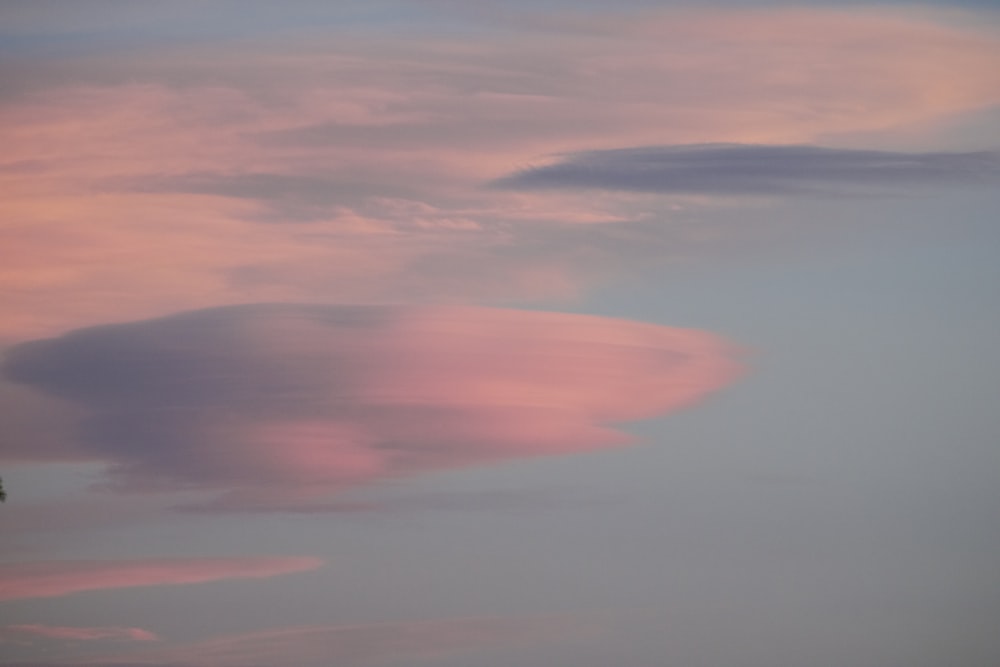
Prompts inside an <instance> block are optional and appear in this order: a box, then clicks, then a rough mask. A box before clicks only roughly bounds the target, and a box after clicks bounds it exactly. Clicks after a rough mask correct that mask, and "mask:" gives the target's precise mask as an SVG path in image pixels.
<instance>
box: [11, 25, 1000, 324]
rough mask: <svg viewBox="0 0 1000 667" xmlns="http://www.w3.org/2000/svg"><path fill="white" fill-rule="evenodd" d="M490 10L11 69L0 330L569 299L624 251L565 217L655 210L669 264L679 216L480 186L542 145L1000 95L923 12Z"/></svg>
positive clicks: (849, 122)
mask: <svg viewBox="0 0 1000 667" xmlns="http://www.w3.org/2000/svg"><path fill="white" fill-rule="evenodd" d="M428 6H429V5H428ZM425 9H426V7H425ZM428 11H430V10H428ZM476 11H487V10H486V9H485V8H482V7H477V9H476ZM469 16H473V15H472V14H470V15H469ZM487 16H488V18H489V20H488V21H485V22H484V24H483V25H480V26H477V29H476V30H475V31H474V32H473V33H471V34H470V33H463V32H461V31H456V32H449V34H448V35H447V36H444V35H440V34H435V35H434V36H433V37H429V36H427V35H426V34H423V33H422V32H421V31H419V30H413V31H402V32H399V31H394V30H391V31H389V32H388V33H387V34H380V33H379V32H378V30H377V29H375V28H374V27H370V26H369V27H366V28H365V29H364V30H360V29H359V28H358V26H356V25H353V24H352V25H351V28H348V29H342V28H341V29H342V30H344V32H338V28H337V27H336V24H334V25H330V26H328V27H326V28H324V30H325V31H326V32H322V33H321V34H320V35H319V36H314V37H298V36H297V37H295V38H287V39H281V38H275V39H269V40H261V41H254V40H253V39H251V38H248V39H247V40H246V41H238V42H232V41H230V42H226V43H225V44H224V45H220V44H217V43H211V42H198V41H193V42H190V43H189V42H185V43H184V45H183V47H174V48H171V47H170V46H167V45H164V44H163V43H162V42H157V45H149V44H147V45H145V47H141V46H138V45H137V43H136V42H135V41H134V40H132V41H129V42H128V45H125V44H119V45H117V48H116V49H115V50H112V51H111V52H110V53H102V52H101V50H100V49H99V48H95V49H94V50H92V51H87V52H86V53H81V54H78V55H77V57H73V58H62V59H60V58H59V57H57V56H56V55H51V54H50V55H49V56H48V57H46V58H45V59H44V61H43V62H37V61H35V62H32V63H23V62H15V63H14V64H13V65H10V68H12V69H13V70H14V74H15V75H16V76H12V77H11V79H12V80H11V81H10V82H9V85H8V86H6V87H5V88H4V93H5V94H4V95H3V96H0V128H2V130H0V131H2V132H3V135H4V136H3V145H4V157H3V158H2V159H0V189H2V190H3V192H4V197H3V199H2V201H0V220H2V226H0V244H2V245H3V246H4V247H5V248H6V249H7V255H6V256H5V257H4V266H3V271H2V272H0V289H2V290H3V291H4V292H5V294H6V295H8V296H7V304H8V305H7V307H6V308H5V311H4V314H3V317H2V318H0V340H2V339H3V338H5V337H9V338H8V339H11V338H18V337H22V338H23V337H33V336H35V337H37V336H43V335H54V334H56V333H61V332H63V331H66V330H69V329H72V328H76V327H80V326H86V325H91V324H98V323H101V322H107V321H123V320H129V319H137V318H143V317H153V316H158V315H164V314H167V313H170V312H176V311H179V310H186V309H192V308H203V307H209V306H216V305H221V304H226V303H253V302H262V301H313V302H315V301H321V300H322V301H325V300H337V301H351V302H356V301H382V302H385V301H399V300H413V299H419V300H421V301H428V300H431V301H442V300H444V301H448V302H453V301H455V300H464V301H473V302H476V301H480V300H483V299H491V300H492V299H500V298H510V297H516V298H527V297H535V298H537V297H539V296H543V297H551V296H564V295H566V294H573V293H575V292H576V291H577V290H578V289H580V288H581V287H583V286H586V285H587V284H588V283H589V282H590V281H591V280H595V279H599V278H600V274H599V271H595V270H594V269H593V267H594V265H595V264H598V265H600V264H601V263H602V262H606V261H607V258H608V256H611V257H618V258H621V257H623V256H624V257H626V259H624V260H619V264H618V266H622V265H624V264H626V263H627V262H629V261H632V260H631V258H630V257H628V255H627V253H622V252H621V251H620V249H618V248H617V247H616V246H615V243H616V241H617V242H619V243H620V239H616V237H615V234H616V232H614V231H608V232H606V233H604V234H601V233H597V232H591V236H590V238H588V239H587V241H586V242H585V243H582V242H580V241H579V240H578V239H577V238H576V237H575V236H573V234H575V233H576V232H572V231H567V228H570V227H574V226H580V225H581V224H587V225H592V226H593V225H595V223H597V224H599V223H605V222H615V223H625V224H630V223H633V222H635V221H637V220H640V219H642V220H648V219H650V218H653V219H656V220H658V221H660V222H662V223H663V224H661V225H659V227H658V235H657V237H656V242H658V243H659V245H661V246H662V247H670V249H671V252H668V253H662V254H661V256H666V257H672V256H674V253H676V252H677V246H683V241H684V234H683V232H679V231H678V229H677V226H675V225H672V224H670V223H671V222H674V219H673V217H672V215H671V212H670V210H669V208H668V207H657V205H655V204H651V203H650V201H649V200H648V199H647V200H641V199H639V198H636V197H634V196H629V197H626V196H619V197H614V196H609V195H608V194H607V193H595V192H589V191H582V190H573V191H563V192H558V193H556V192H551V191H546V192H541V191H532V192H524V191H520V192H515V191H511V190H498V189H489V188H484V187H482V185H483V184H484V183H487V182H489V181H492V180H494V179H496V178H499V177H501V176H503V175H504V174H507V173H510V172H511V171H512V170H514V169H515V168H517V167H518V166H519V165H524V164H529V163H530V161H531V160H535V159H537V158H538V156H540V155H550V154H553V153H575V152H577V151H581V150H587V149H600V150H603V149H613V148H617V147H622V146H650V145H654V144H664V143H666V144H682V143H692V142H706V141H713V142H715V141H722V142H742V143H759V144H776V143H801V142H815V141H818V140H820V139H824V138H829V137H831V136H834V135H841V136H842V135H844V134H851V133H859V132H878V131H881V130H883V129H899V128H906V127H914V126H921V125H922V124H923V125H926V124H928V123H933V122H934V121H937V120H939V119H942V118H947V117H950V116H953V115H955V114H962V113H969V112H973V111H975V110H978V109H983V108H988V107H989V106H991V105H995V104H997V103H1000V87H998V86H997V82H996V72H997V71H998V70H1000V40H998V39H997V37H996V35H994V34H990V33H989V32H988V31H978V30H976V29H974V28H973V27H970V24H971V23H972V22H971V21H965V22H964V23H962V22H958V21H954V22H948V21H943V20H939V18H938V17H937V16H935V15H931V14H922V13H913V12H905V11H890V10H886V9H883V10H871V9H861V8H852V9H851V10H850V11H838V10H835V9H829V8H825V9H823V8H811V9H808V8H807V9H789V8H776V9H769V10H756V11H741V10H735V9H731V10H720V9H718V8H713V9H712V10H709V11H696V10H690V9H688V10H672V11H632V12H627V11H620V12H604V13H600V14H593V13H569V14H548V15H543V16H523V15H519V14H517V13H516V12H514V13H504V12H503V11H499V10H498V12H497V13H496V14H493V13H489V12H487ZM91 18H92V17H91ZM116 18H117V17H109V20H111V21H113V20H115V19H116ZM960 18H961V17H960ZM494 19H495V20H494ZM359 30H360V32H359ZM310 34H312V33H310ZM0 74H2V72H0ZM608 91H613V94H609V93H608ZM799 185H801V184H799ZM729 186H730V187H734V186H733V183H732V181H730V182H729ZM708 191H709V192H714V191H715V190H713V189H711V188H708ZM601 226H603V227H607V226H608V225H601ZM540 227H542V228H543V229H542V231H541V232H540V231H539V228H540ZM702 229H704V225H703V226H702ZM712 231H713V230H709V232H712ZM645 240H646V239H645V238H644V239H643V240H642V241H640V242H637V243H635V244H632V245H629V246H628V248H627V250H628V251H630V252H641V250H642V247H643V243H644V242H645ZM544 244H547V245H546V247H545V250H546V252H544V253H539V252H537V248H538V247H539V246H541V245H544ZM682 250H683V248H682ZM595 257H596V258H597V259H598V260H599V261H597V262H594V261H593V259H594V258H595ZM661 261H662V260H661ZM470 267H472V268H474V269H475V270H474V271H471V270H469V269H470ZM125 284H128V285H129V286H130V289H128V290H122V289H121V286H122V285H125Z"/></svg>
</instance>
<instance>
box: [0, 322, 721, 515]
mask: <svg viewBox="0 0 1000 667" xmlns="http://www.w3.org/2000/svg"><path fill="white" fill-rule="evenodd" d="M733 355H734V351H733V349H732V348H731V346H729V345H728V344H726V343H724V342H723V341H721V340H719V339H718V338H716V337H715V336H713V335H711V334H709V333H706V332H703V331H697V330H691V329H676V328H671V327H664V326H657V325H651V324H643V323H639V322H631V321H626V320H615V319H608V318H601V317H593V316H583V315H571V314H565V313H552V312H536V311H516V310H501V309H490V308H472V307H457V306H454V307H445V306H438V307H431V306H425V307H418V306H319V305H292V304H261V305H250V306H232V307H225V308H216V309H209V310H202V311H194V312H187V313H180V314H177V315H174V316H171V317H166V318H160V319H154V320H146V321H141V322H135V323H129V324H121V325H109V326H103V327H94V328H90V329H82V330H79V331H75V332H71V333H69V334H66V335H65V336H62V337H60V338H56V339H50V340H41V341H35V342H30V343H25V344H22V345H18V346H16V347H14V348H12V349H11V350H10V351H9V353H8V358H7V362H6V364H5V366H4V372H5V373H6V375H7V376H8V378H10V379H11V380H13V381H16V382H21V383H24V384H25V385H27V386H30V387H33V388H35V389H38V390H41V391H43V392H45V393H47V394H50V395H52V396H55V397H58V398H61V399H64V400H69V401H72V402H75V403H77V404H79V405H80V406H83V407H84V408H86V409H87V410H88V411H89V413H90V416H89V418H88V419H87V420H86V422H85V424H84V427H83V432H82V434H81V436H80V439H79V447H80V449H81V450H82V451H85V452H86V453H87V454H89V456H90V457H92V458H93V459H95V460H100V461H106V462H108V463H109V464H110V472H109V474H110V478H111V483H112V485H113V486H114V487H115V488H118V489H120V490H129V489H131V490H142V489H157V488H162V489H168V490H184V489H189V490H204V491H214V492H220V491H221V492H224V495H223V496H222V497H221V498H220V499H218V500H217V501H216V503H217V504H219V505H220V506H227V507H234V508H235V507H241V508H256V507H274V506H276V507H282V506H289V507H300V508H309V507H310V506H313V505H314V504H315V503H317V502H319V503H322V502H325V500H324V499H325V498H327V497H328V496H329V495H330V494H331V493H335V492H337V491H341V490H345V489H348V488H351V487H354V486H357V485H361V484H370V483H372V482H375V481H378V480H382V479H386V478H391V477H395V476H400V475H410V474H415V473H420V472H426V471H434V470H443V469H450V468H458V467H465V466H472V465H483V464H488V463H493V462H498V461H504V460H508V459H517V458H524V457H532V456H545V455H559V454H570V453H575V452H582V451H588V450H593V449H600V448H604V447H611V446H616V445H622V444H626V443H628V442H630V441H631V438H630V437H629V436H627V435H626V434H624V433H622V432H620V431H617V430H614V429H613V428H611V425H612V424H615V423H617V422H624V421H629V420H636V419H645V418H649V417H654V416H657V415H660V414H664V413H668V412H671V411H674V410H678V409H681V408H684V407H687V406H690V405H692V404H694V403H696V402H697V401H699V400H701V399H702V398H704V397H705V396H706V395H708V394H709V393H711V392H713V391H715V390H718V389H720V388H722V387H724V386H726V385H728V384H729V383H730V382H732V381H733V379H734V378H735V377H736V375H737V374H738V372H739V365H738V364H737V363H736V362H735V361H734V359H733ZM26 450H27V448H21V451H26Z"/></svg>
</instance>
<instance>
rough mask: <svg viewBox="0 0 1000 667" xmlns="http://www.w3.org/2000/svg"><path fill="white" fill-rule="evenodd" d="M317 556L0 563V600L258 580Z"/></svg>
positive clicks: (313, 562) (313, 564)
mask: <svg viewBox="0 0 1000 667" xmlns="http://www.w3.org/2000/svg"><path fill="white" fill-rule="evenodd" d="M321 565H323V561H321V560H319V559H316V558H305V557H296V558H160V559H144V560H116V561H51V562H39V563H8V564H3V565H0V600H17V599H24V598H49V597H59V596H62V595H70V594H72V593H79V592H82V591H93V590H106V589H111V588H132V587H135V586H164V585H176V584H196V583H202V582H207V581H218V580H222V579H259V578H265V577H273V576H277V575H280V574H288V573H291V572H303V571H306V570H313V569H316V568H318V567H320V566H321Z"/></svg>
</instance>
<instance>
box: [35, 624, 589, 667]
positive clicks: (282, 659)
mask: <svg viewBox="0 0 1000 667" xmlns="http://www.w3.org/2000/svg"><path fill="white" fill-rule="evenodd" d="M600 629H601V623H600V620H599V618H597V617H595V616H594V615H590V616H588V615H585V614H576V615H570V614H566V615H546V616H543V615H537V616H521V617H479V618H449V619H435V620H415V621H402V622H392V623H371V624H361V625H314V626H304V627H291V628H278V629H271V630H263V631H259V632H253V633H247V634H241V635H231V636H227V637H219V638H216V639H210V640H207V641H202V642H196V643H193V644H189V645H186V646H178V647H172V648H164V649H157V650H155V651H143V652H141V653H129V654H124V655H117V656H116V655H109V656H105V657H103V658H101V659H100V660H80V661H73V662H71V663H58V662H57V663H45V664H50V665H69V664H72V665H78V666H79V667H90V666H96V665H101V666H110V665H115V666H118V667H126V666H133V665H134V666H138V665H143V666H145V667H159V666H163V667H167V666H169V667H270V666H271V665H274V666H275V667H277V666H278V665H289V664H291V665H300V666H302V667H327V666H328V665H331V664H335V665H337V666H338V667H340V666H344V667H353V666H354V665H366V664H369V663H374V662H379V661H382V660H388V659H392V658H397V659H398V658H409V659H414V660H416V659H426V658H429V657H437V656H445V655H450V654H453V653H463V652H475V651H478V650H484V649H489V648H502V647H505V646H510V647H519V646H525V645H532V644H537V643H543V642H552V641H565V640H571V639H573V638H575V637H579V636H587V635H593V634H594V633H595V632H599V631H600ZM25 664H26V665H27V664H32V665H40V664H41V663H25Z"/></svg>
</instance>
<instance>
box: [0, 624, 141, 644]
mask: <svg viewBox="0 0 1000 667" xmlns="http://www.w3.org/2000/svg"><path fill="white" fill-rule="evenodd" d="M5 635H6V636H8V637H9V638H10V640H12V641H24V640H26V639H33V638H37V639H54V640H59V641H94V640H101V639H117V640H126V641H139V642H148V641H157V640H158V639H159V637H157V636H156V635H155V634H153V633H152V632H150V631H149V630H143V629H142V628H124V627H106V628H83V627H70V626H62V625H40V624H25V625H8V626H7V627H5V628H0V642H2V641H3V640H4V636H5Z"/></svg>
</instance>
